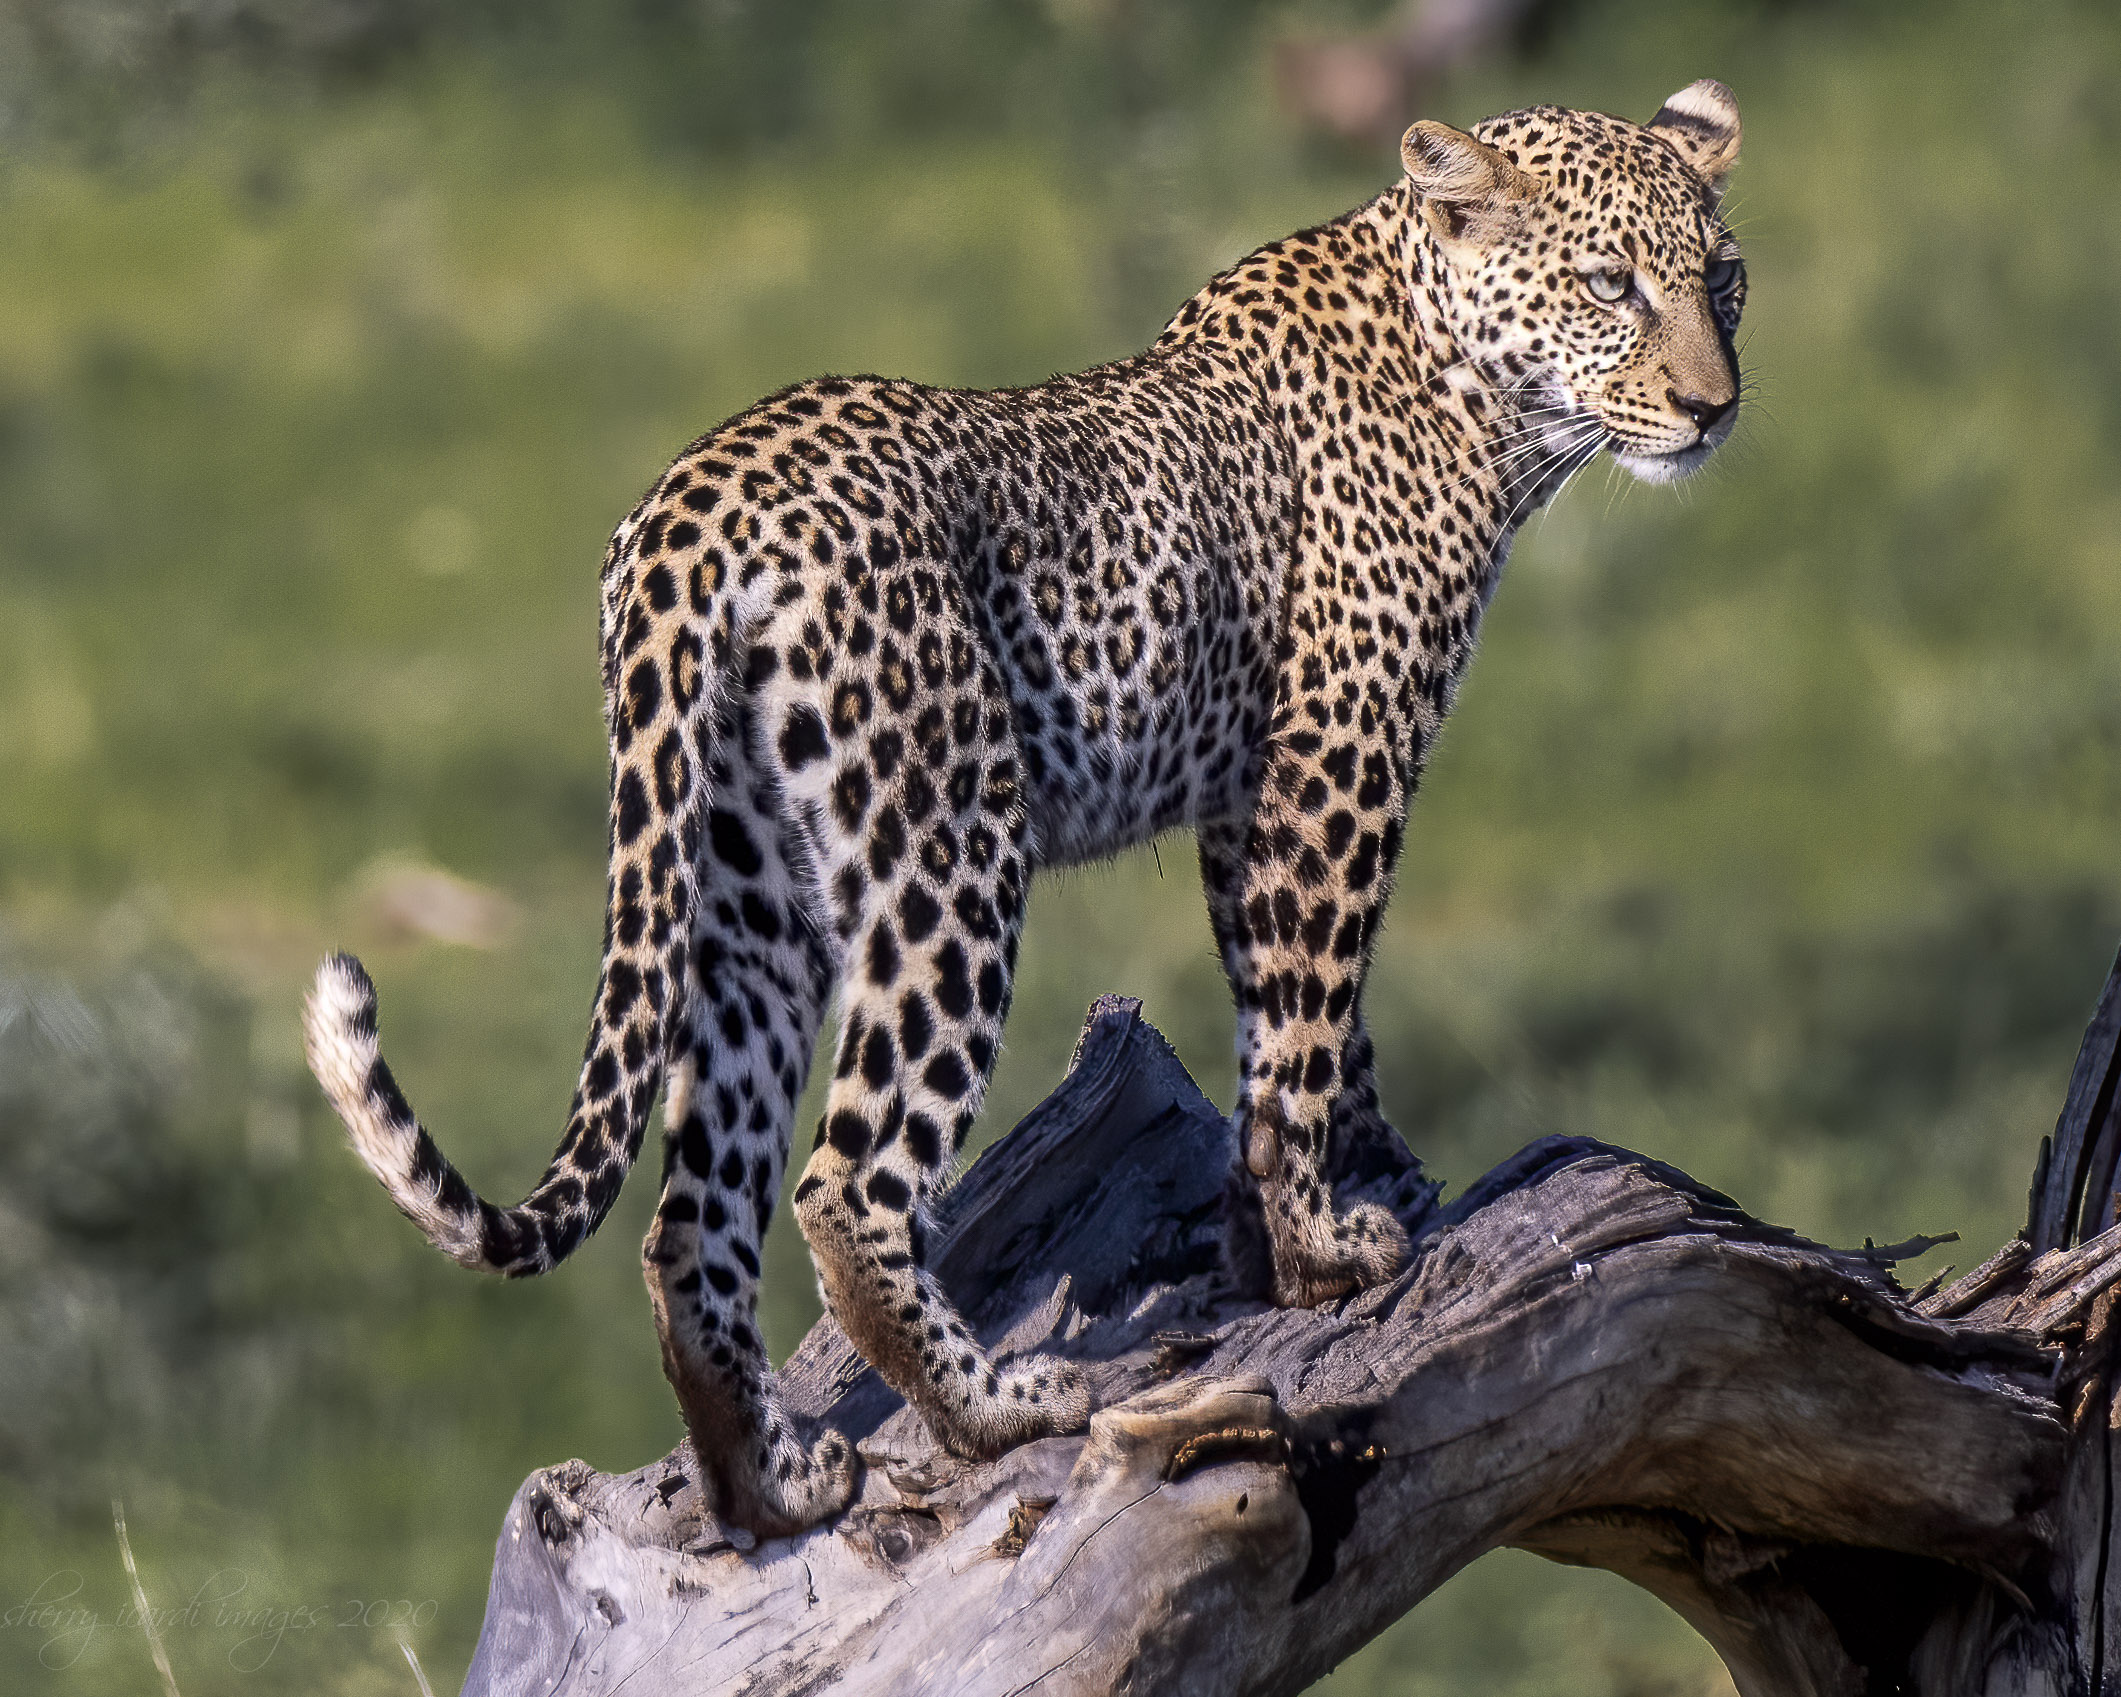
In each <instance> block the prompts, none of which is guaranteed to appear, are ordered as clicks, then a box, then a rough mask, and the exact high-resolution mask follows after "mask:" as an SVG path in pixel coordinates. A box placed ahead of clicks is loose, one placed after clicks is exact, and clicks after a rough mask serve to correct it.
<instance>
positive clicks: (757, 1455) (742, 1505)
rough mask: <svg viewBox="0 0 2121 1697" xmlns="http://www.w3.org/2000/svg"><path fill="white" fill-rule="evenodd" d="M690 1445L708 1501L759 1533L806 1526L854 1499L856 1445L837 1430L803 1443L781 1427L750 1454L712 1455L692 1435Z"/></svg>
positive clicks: (782, 1534)
mask: <svg viewBox="0 0 2121 1697" xmlns="http://www.w3.org/2000/svg"><path fill="white" fill-rule="evenodd" d="M692 1450H693V1455H694V1458H695V1459H696V1460H697V1462H698V1463H699V1468H700V1479H701V1481H702V1484H703V1486H704V1489H703V1490H702V1493H701V1494H702V1496H703V1498H704V1499H705V1500H706V1502H707V1504H708V1506H709V1507H710V1508H712V1509H713V1511H714V1512H715V1514H716V1515H718V1516H719V1517H720V1518H721V1519H723V1520H725V1521H728V1522H730V1523H731V1524H732V1525H736V1526H741V1527H744V1528H745V1529H747V1530H748V1531H751V1532H754V1533H756V1534H757V1535H758V1536H759V1537H761V1538H786V1537H790V1536H792V1535H793V1534H795V1533H797V1532H803V1531H807V1530H808V1529H809V1528H811V1527H813V1526H817V1525H821V1524H823V1523H824V1522H825V1521H828V1520H830V1519H832V1518H833V1516H835V1515H836V1514H838V1513H839V1512H840V1510H841V1509H843V1508H845V1507H846V1506H847V1505H848V1503H850V1502H852V1501H853V1500H854V1488H855V1484H856V1478H855V1469H856V1465H857V1464H856V1461H855V1454H854V1446H853V1445H852V1444H850V1443H849V1442H848V1441H847V1439H846V1436H845V1435H844V1434H843V1433H840V1432H836V1431H829V1430H828V1431H825V1432H822V1433H820V1434H819V1435H818V1436H817V1437H816V1438H814V1439H812V1440H811V1441H810V1442H809V1443H807V1444H806V1443H805V1442H803V1440H802V1438H801V1437H800V1436H799V1435H798V1434H796V1433H795V1432H792V1431H789V1430H787V1429H786V1428H785V1427H781V1428H780V1429H779V1430H777V1431H774V1432H771V1433H769V1434H768V1436H767V1439H766V1441H764V1442H763V1443H760V1444H759V1445H758V1446H757V1447H756V1448H754V1449H752V1450H751V1451H750V1453H748V1454H745V1455H734V1454H731V1453H728V1452H727V1451H726V1450H723V1449H719V1448H717V1449H716V1450H715V1452H714V1454H713V1455H712V1456H711V1457H710V1455H709V1454H708V1452H707V1451H706V1450H705V1449H703V1448H702V1447H701V1444H700V1441H699V1439H698V1438H697V1437H695V1438H694V1439H693V1442H692Z"/></svg>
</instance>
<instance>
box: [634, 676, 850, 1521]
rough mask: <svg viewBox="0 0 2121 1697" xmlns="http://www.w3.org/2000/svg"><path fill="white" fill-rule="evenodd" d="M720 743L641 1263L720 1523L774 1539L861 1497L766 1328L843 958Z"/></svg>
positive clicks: (842, 1450) (726, 741)
mask: <svg viewBox="0 0 2121 1697" xmlns="http://www.w3.org/2000/svg"><path fill="white" fill-rule="evenodd" d="M719 728H720V730H721V731H722V732H723V733H725V734H723V735H720V736H719V737H717V738H715V739H714V745H715V747H716V750H717V751H716V753H715V755H714V757H713V759H712V761H711V762H710V766H709V775H708V793H709V794H710V796H711V797H712V798H713V800H712V804H711V806H710V809H709V812H708V815H707V822H706V829H705V831H704V832H703V834H702V848H701V853H700V862H699V888H700V899H699V903H698V907H697V910H696V912H695V915H694V922H693V930H692V947H691V951H690V953H689V955H688V957H687V961H686V974H687V995H686V999H685V1001H686V1007H687V1014H688V1022H687V1026H686V1028H685V1029H684V1030H683V1031H681V1032H680V1033H679V1034H678V1035H677V1037H676V1039H675V1040H674V1043H673V1050H674V1052H673V1056H672V1061H673V1064H672V1067H671V1071H670V1093H669V1097H668V1100H667V1102H666V1104H665V1108H664V1120H665V1124H666V1126H667V1127H668V1130H667V1132H666V1136H665V1142H664V1154H663V1196H662V1201H661V1203H660V1205H659V1206H658V1207H657V1209H656V1216H655V1224H654V1227H653V1228H652V1229H651V1230H650V1232H649V1234H648V1240H647V1242H646V1243H645V1244H644V1245H643V1247H642V1260H643V1265H644V1270H645V1272H646V1274H647V1279H648V1289H649V1296H650V1300H651V1301H652V1303H653V1304H654V1307H655V1315H656V1328H657V1332H658V1335H659V1336H660V1338H661V1341H662V1350H663V1369H664V1372H665V1373H666V1374H667V1375H668V1376H669V1379H670V1382H671V1385H672V1387H673V1388H674V1389H675V1390H676V1391H677V1395H678V1402H679V1404H680V1406H681V1407H682V1408H683V1410H684V1414H685V1425H686V1430H687V1433H688V1435H689V1437H690V1440H691V1445H692V1449H693V1452H694V1455H695V1456H696V1458H697V1460H698V1463H699V1477H700V1480H701V1484H702V1490H703V1494H704V1496H705V1497H706V1500H707V1503H708V1506H709V1507H710V1508H712V1509H713V1510H714V1511H715V1512H716V1513H717V1514H718V1515H719V1516H721V1517H722V1518H723V1519H725V1520H730V1521H734V1522H735V1523H737V1524H738V1525H741V1526H745V1527H748V1528H750V1529H751V1530H753V1531H755V1532H758V1533H760V1534H763V1535H766V1536H773V1535H776V1534H780V1533H786V1532H793V1531H796V1530H798V1529H800V1528H802V1527H805V1526H810V1525H815V1524H816V1523H817V1522H818V1521H820V1520H824V1519H828V1518H830V1516H832V1515H833V1514H835V1513H836V1512H838V1510H839V1509H840V1508H842V1507H844V1506H845V1504H846V1502H847V1501H848V1499H849V1497H850V1496H851V1495H852V1492H853V1488H854V1460H853V1453H852V1447H851V1446H850V1445H849V1444H848V1442H847V1440H846V1439H845V1438H844V1437H843V1436H842V1435H841V1434H840V1433H838V1432H834V1431H827V1432H824V1433H822V1434H812V1433H810V1432H808V1431H806V1430H804V1429H803V1423H802V1422H800V1421H798V1420H796V1419H795V1418H794V1417H792V1416H791V1415H790V1414H789V1413H788V1412H787V1410H786V1409H785V1408H784V1407H783V1406H782V1403H781V1400H780V1396H779V1393H778V1390H777V1388H776V1386H775V1383H774V1376H773V1372H772V1368H771V1365H770V1363H769V1361H768V1359H767V1356H766V1349H765V1343H764V1341H763V1339H762V1338H761V1337H760V1335H759V1327H758V1313H757V1307H758V1286H759V1257H760V1248H761V1245H762V1244H763V1242H764V1240H765V1236H766V1227H767V1223H768V1222H769V1221H770V1220H771V1218H772V1215H773V1208H774V1203H775V1201H776V1200H777V1198H778V1197H779V1195H780V1187H781V1175H782V1173H783V1171H784V1170H785V1168H786V1164H787V1158H788V1147H789V1137H790V1130H791V1127H792V1125H793V1121H794V1116H795V1106H796V1101H797V1098H798V1097H800V1095H801V1094H802V1090H803V1083H804V1079H805V1077H806V1075H807V1074H808V1072H809V1070H810V1056H811V1052H812V1050H813V1048H814V1047H815V1045H816V1041H817V1033H818V1027H819V1025H820V1023H821V1022H822V1020H823V1017H824V1010H825V1004H826V1001H827V999H828V998H829V996H830V993H831V986H832V979H833V973H834V970H835V956H836V950H835V949H834V948H833V947H832V946H831V944H830V943H829V942H828V941H827V939H826V937H825V936H824V935H823V934H821V932H820V930H819V928H818V927H817V925H816V924H815V923H814V920H813V912H812V909H813V907H814V905H815V904H814V898H813V896H812V894H811V892H810V891H809V890H808V889H807V888H806V887H805V885H804V883H803V881H802V880H801V878H800V876H799V869H800V866H801V861H800V858H799V856H798V854H797V853H796V852H795V848H796V845H795V842H794V838H793V827H792V826H791V825H790V824H789V823H788V822H787V821H786V818H785V814H784V810H783V808H782V804H781V800H780V797H779V795H778V792H777V789H776V787H775V785H774V784H773V782H772V780H771V778H770V777H768V776H765V775H764V774H765V772H766V770H767V769H766V768H764V767H763V766H762V765H761V764H760V763H759V762H757V761H755V760H753V759H752V758H750V752H749V751H750V746H751V739H750V735H749V731H750V726H749V714H748V712H746V711H744V710H743V709H741V708H739V709H735V710H733V711H730V712H726V713H725V714H724V716H723V721H722V724H721V725H720V727H719Z"/></svg>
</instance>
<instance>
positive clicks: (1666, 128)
mask: <svg viewBox="0 0 2121 1697" xmlns="http://www.w3.org/2000/svg"><path fill="white" fill-rule="evenodd" d="M1649 128H1651V129H1653V130H1655V131H1656V132H1657V133H1658V134H1659V135H1661V136H1662V137H1664V139H1665V140H1666V141H1668V142H1670V143H1671V144H1672V145H1673V146H1674V147H1675V148H1677V149H1678V150H1679V157H1680V158H1682V159H1684V160H1685V161H1686V162H1687V163H1688V164H1689V165H1691V166H1693V167H1694V169H1695V170H1696V171H1697V172H1698V173H1699V174H1700V176H1701V180H1702V181H1703V182H1705V183H1707V184H1708V185H1709V188H1710V189H1711V190H1712V191H1713V192H1715V193H1717V194H1721V193H1723V183H1724V179H1725V178H1726V177H1728V176H1729V175H1730V174H1731V167H1732V166H1733V165H1735V164H1737V163H1738V101H1737V99H1736V98H1735V97H1734V96H1733V95H1732V93H1731V91H1730V90H1729V89H1727V88H1725V87H1724V86H1723V84H1722V83H1720V82H1714V81H1712V80H1710V79H1709V78H1707V77H1703V78H1702V79H1701V81H1699V82H1690V83H1688V84H1687V85H1686V87H1685V88H1683V89H1681V90H1680V91H1679V92H1678V93H1677V94H1675V95H1673V96H1672V98H1671V99H1669V100H1667V101H1666V102H1665V103H1664V104H1663V105H1662V106H1660V107H1659V108H1658V109H1657V116H1656V117H1654V118H1652V119H1651V120H1650V122H1649Z"/></svg>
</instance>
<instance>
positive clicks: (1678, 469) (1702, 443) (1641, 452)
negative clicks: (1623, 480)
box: [1612, 437, 1722, 483]
mask: <svg viewBox="0 0 2121 1697" xmlns="http://www.w3.org/2000/svg"><path fill="white" fill-rule="evenodd" d="M1721 442H1722V438H1721V437H1718V438H1716V439H1715V440H1714V441H1711V440H1709V439H1708V438H1707V437H1702V438H1700V439H1699V440H1697V441H1693V442H1689V443H1688V444H1687V445H1686V446H1685V447H1683V448H1666V449H1643V448H1628V447H1623V446H1621V444H1620V442H1619V441H1618V439H1617V438H1616V439H1615V440H1614V442H1613V443H1612V453H1613V463H1614V464H1615V465H1617V466H1619V467H1620V468H1621V469H1622V470H1623V471H1626V472H1627V473H1628V474H1629V475H1630V476H1632V477H1635V478H1637V479H1639V480H1640V481H1641V482H1644V483H1677V482H1678V481H1679V480H1680V479H1681V478H1683V477H1692V476H1693V475H1694V473H1695V472H1697V471H1699V470H1700V469H1701V468H1702V467H1703V466H1705V465H1707V464H1708V462H1709V456H1710V455H1711V454H1713V453H1715V451H1716V449H1717V447H1718V446H1719V445H1720V444H1721Z"/></svg>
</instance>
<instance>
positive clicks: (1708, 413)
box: [1664, 389, 1738, 436]
mask: <svg viewBox="0 0 2121 1697" xmlns="http://www.w3.org/2000/svg"><path fill="white" fill-rule="evenodd" d="M1664 398H1665V399H1666V400H1668V401H1670V402H1671V403H1672V405H1673V406H1675V407H1677V408H1678V409H1679V410H1680V411H1681V412H1683V413H1685V414H1686V415H1687V417H1688V418H1689V419H1691V420H1692V421H1693V425H1694V428H1695V429H1696V430H1698V431H1700V432H1701V433H1702V435H1704V436H1706V435H1707V434H1708V433H1709V432H1710V431H1711V430H1713V429H1714V428H1715V427H1716V426H1717V425H1718V424H1719V423H1721V422H1722V420H1723V418H1724V415H1725V414H1727V413H1728V412H1729V411H1730V410H1731V408H1733V407H1735V406H1736V405H1737V404H1738V397H1737V396H1736V395H1729V396H1726V397H1725V398H1724V399H1723V400H1720V401H1712V400H1710V399H1709V398H1708V397H1707V396H1706V395H1682V394H1681V393H1680V392H1679V391H1678V390H1677V389H1667V390H1666V391H1665V392H1664Z"/></svg>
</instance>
